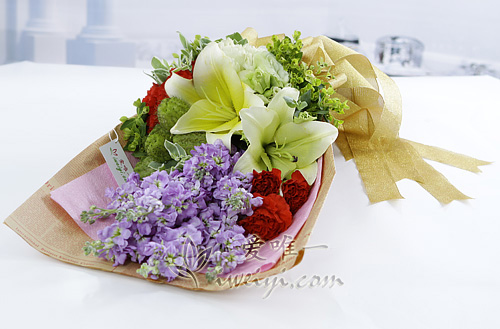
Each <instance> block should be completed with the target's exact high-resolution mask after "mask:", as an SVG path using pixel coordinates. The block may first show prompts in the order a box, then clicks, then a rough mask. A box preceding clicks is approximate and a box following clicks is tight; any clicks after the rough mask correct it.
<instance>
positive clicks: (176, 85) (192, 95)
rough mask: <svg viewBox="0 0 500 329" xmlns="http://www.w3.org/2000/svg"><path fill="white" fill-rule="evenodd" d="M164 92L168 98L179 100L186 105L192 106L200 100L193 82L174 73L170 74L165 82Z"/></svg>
mask: <svg viewBox="0 0 500 329" xmlns="http://www.w3.org/2000/svg"><path fill="white" fill-rule="evenodd" d="M165 92H166V93H167V95H168V96H170V97H177V98H180V99H182V100H183V101H185V102H187V103H188V104H194V103H196V102H197V101H199V100H200V99H201V98H200V96H198V93H197V92H196V89H195V88H194V85H193V80H192V79H186V78H183V77H181V76H180V75H178V74H176V73H172V76H171V77H170V78H169V79H168V80H167V81H166V82H165Z"/></svg>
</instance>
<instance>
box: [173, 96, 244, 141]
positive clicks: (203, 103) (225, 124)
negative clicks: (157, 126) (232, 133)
mask: <svg viewBox="0 0 500 329" xmlns="http://www.w3.org/2000/svg"><path fill="white" fill-rule="evenodd" d="M238 121H239V119H238V117H237V116H236V113H234V111H232V110H231V109H227V108H224V107H223V106H221V105H219V104H214V103H212V102H210V101H209V100H207V99H202V100H199V101H197V102H196V103H194V104H193V105H191V108H190V109H189V111H187V112H186V113H185V114H184V115H183V116H182V117H180V119H179V120H178V121H177V123H176V124H175V126H174V127H173V128H172V129H171V130H170V132H171V133H172V134H186V133H190V132H193V131H209V132H217V131H229V130H231V128H233V127H234V126H235V125H236V124H237V123H238Z"/></svg>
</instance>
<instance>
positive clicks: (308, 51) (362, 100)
mask: <svg viewBox="0 0 500 329" xmlns="http://www.w3.org/2000/svg"><path fill="white" fill-rule="evenodd" d="M252 31H253V32H254V31H255V30H251V31H250V32H251V33H249V35H251V36H252V37H254V39H252V40H250V39H249V41H250V42H251V43H252V44H254V45H259V44H263V42H266V41H267V40H269V37H267V38H257V34H256V32H255V33H253V32H252ZM245 32H247V30H245ZM302 43H303V49H302V51H303V57H302V60H303V61H304V62H305V63H306V64H308V65H315V63H316V62H317V61H320V60H321V61H324V62H326V63H327V64H328V65H330V68H331V69H332V72H333V75H334V76H335V77H336V78H335V79H332V80H330V81H328V82H329V83H330V85H331V86H332V87H333V88H335V89H336V94H335V96H334V97H338V98H339V99H340V100H341V101H346V100H347V104H348V105H349V107H350V108H349V110H346V111H345V113H344V114H338V113H335V114H334V116H335V118H336V119H338V120H343V121H344V123H343V124H342V126H341V127H340V129H339V136H338V138H337V141H336V143H337V146H338V147H339V149H340V151H341V152H342V154H343V155H344V157H345V159H346V160H350V159H354V160H355V162H356V166H357V168H358V171H359V174H360V176H361V179H362V180H363V183H364V185H365V189H366V193H367V194H368V198H369V200H370V201H371V202H379V201H385V200H391V199H401V198H403V197H402V196H401V194H400V193H399V190H398V188H397V186H396V182H397V181H399V180H401V179H405V178H406V179H411V180H413V181H415V182H417V183H418V184H420V186H422V187H423V188H424V189H425V190H427V191H428V192H429V193H430V194H431V195H432V196H433V197H434V198H436V199H437V200H438V201H439V202H442V203H449V202H451V201H453V200H464V199H469V197H468V196H466V195H465V194H463V193H462V192H460V191H459V190H457V189H456V188H455V187H454V186H453V185H452V184H451V183H450V182H449V181H448V180H447V179H446V178H445V177H444V176H443V175H442V174H441V173H439V172H438V171H437V170H435V169H434V168H433V167H432V166H430V165H429V164H428V163H427V162H425V161H424V159H423V158H427V159H430V160H435V161H439V162H441V163H444V164H448V165H451V166H454V167H457V168H461V169H464V170H469V171H472V172H479V171H480V170H479V168H478V166H481V165H485V164H488V163H489V162H486V161H481V160H477V159H474V158H471V157H468V156H465V155H461V154H457V153H453V152H450V151H446V150H443V149H440V148H437V147H433V146H427V145H423V144H420V143H416V142H411V141H408V140H405V139H402V138H400V137H399V128H400V125H401V119H402V116H401V112H402V106H401V95H400V94H399V90H398V87H397V86H396V84H395V83H394V81H393V80H392V79H391V78H389V77H388V76H387V75H386V74H384V73H383V72H382V71H380V70H379V69H377V68H376V67H373V66H372V64H371V63H370V61H369V60H368V59H367V58H366V57H364V56H363V55H361V54H358V53H356V52H355V51H354V50H352V49H349V48H347V47H345V46H343V45H341V44H338V43H337V42H335V41H333V40H331V39H329V38H327V37H325V36H319V37H308V38H305V39H303V40H302Z"/></svg>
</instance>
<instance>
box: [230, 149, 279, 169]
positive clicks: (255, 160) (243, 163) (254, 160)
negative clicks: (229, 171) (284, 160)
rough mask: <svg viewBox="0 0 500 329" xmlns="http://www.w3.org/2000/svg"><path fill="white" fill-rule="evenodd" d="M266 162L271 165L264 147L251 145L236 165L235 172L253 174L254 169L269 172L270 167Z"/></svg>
mask: <svg viewBox="0 0 500 329" xmlns="http://www.w3.org/2000/svg"><path fill="white" fill-rule="evenodd" d="M263 156H264V158H263ZM266 162H267V163H269V164H271V162H270V161H269V158H268V157H267V154H265V152H264V149H263V148H262V146H259V145H250V146H249V147H248V149H247V150H246V151H245V153H243V155H242V156H241V158H239V159H238V162H236V164H235V165H234V171H240V172H242V173H244V174H246V173H249V172H252V171H253V170H254V169H255V170H257V171H259V172H260V171H262V170H268V169H269V166H268V165H267V164H266ZM269 170H270V169H269Z"/></svg>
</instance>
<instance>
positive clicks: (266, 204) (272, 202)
mask: <svg viewBox="0 0 500 329" xmlns="http://www.w3.org/2000/svg"><path fill="white" fill-rule="evenodd" d="M254 196H261V195H259V194H254ZM238 224H239V225H241V226H242V227H243V228H244V229H245V231H246V232H247V233H250V234H254V235H256V236H258V237H259V238H261V239H262V240H263V241H269V240H272V239H274V238H276V237H277V236H278V235H280V233H282V232H284V231H285V230H286V229H287V228H289V227H290V225H291V224H292V213H291V212H290V207H289V206H288V204H287V203H286V201H285V199H283V197H282V196H280V195H278V194H269V195H267V196H264V197H263V203H262V206H260V207H259V208H257V209H255V211H254V213H253V215H252V216H248V217H245V218H243V219H242V220H240V221H239V222H238Z"/></svg>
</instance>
